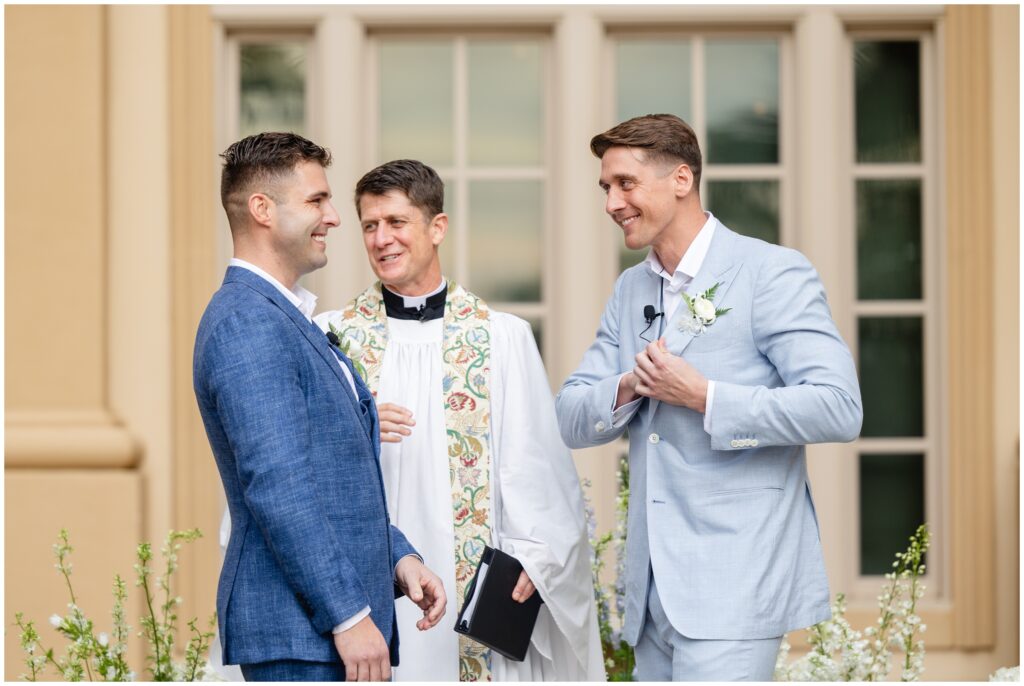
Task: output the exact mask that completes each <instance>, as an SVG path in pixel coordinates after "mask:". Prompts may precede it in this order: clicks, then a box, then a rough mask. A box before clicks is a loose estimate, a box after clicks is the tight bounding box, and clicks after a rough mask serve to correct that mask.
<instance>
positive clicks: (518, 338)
mask: <svg viewBox="0 0 1024 686" xmlns="http://www.w3.org/2000/svg"><path fill="white" fill-rule="evenodd" d="M490 327H491V364H490V370H491V371H490V385H489V389H490V396H491V427H490V428H491V436H490V440H491V501H492V502H491V504H492V507H491V509H490V513H491V514H490V525H491V531H492V534H491V535H492V542H491V545H494V546H495V547H498V548H500V549H501V550H503V551H505V552H507V553H509V554H510V555H513V556H514V557H516V558H517V559H518V560H519V561H520V562H521V563H522V565H523V567H524V569H525V570H526V572H527V574H529V575H530V578H531V579H532V580H533V581H534V584H535V585H536V586H537V588H538V590H539V592H540V593H541V596H542V597H543V598H544V600H545V604H544V605H542V606H541V610H540V616H539V617H538V620H537V626H536V628H535V630H534V634H533V638H532V640H531V645H530V650H529V652H528V654H527V657H526V660H525V661H524V662H514V661H511V660H507V659H505V658H503V657H502V656H500V655H498V654H497V653H492V667H491V671H492V675H493V678H494V679H495V680H497V681H545V680H546V681H550V680H559V681H604V679H605V672H604V666H603V660H602V657H601V646H600V640H599V638H598V628H597V616H596V610H595V605H594V597H593V585H592V583H591V576H590V574H591V573H590V553H589V544H588V542H587V535H586V524H585V520H584V515H583V502H582V492H581V490H580V485H579V480H578V478H577V475H576V470H575V467H574V466H573V462H572V457H571V455H570V453H569V450H568V449H567V448H566V447H565V445H564V444H563V443H562V440H561V437H560V435H559V433H558V425H557V423H556V419H555V408H554V401H553V399H552V396H551V393H550V390H549V386H548V380H547V376H546V375H545V372H544V366H543V363H542V362H541V359H540V355H539V354H538V352H537V346H536V343H535V342H534V340H533V336H532V334H531V331H530V326H529V324H527V323H526V322H525V321H523V320H522V319H519V318H518V317H514V316H512V315H509V314H505V313H501V312H493V311H492V313H491V325H490ZM442 331H443V320H442V319H435V320H432V321H428V322H419V321H416V320H401V319H394V318H389V319H388V345H387V348H386V349H385V352H384V360H383V365H382V367H381V373H380V382H379V386H380V387H379V388H378V391H377V402H378V404H380V403H386V402H391V403H395V404H398V405H401V406H403V407H406V408H408V409H409V410H410V411H411V412H412V415H413V419H414V420H415V422H416V425H415V426H414V427H412V434H411V435H410V436H406V437H403V439H402V441H401V442H400V443H382V444H381V468H382V470H383V473H384V485H385V489H386V491H387V498H388V509H389V511H390V514H391V518H392V522H393V523H394V524H395V525H396V526H398V528H399V529H401V530H402V532H403V533H404V534H405V535H406V537H407V538H408V539H409V541H410V542H412V544H413V545H414V546H415V547H416V548H417V550H418V551H419V553H420V554H421V555H422V556H423V559H424V561H425V562H426V564H427V565H428V566H429V567H430V568H431V569H432V570H434V572H436V573H437V574H438V576H440V577H441V579H442V581H443V582H444V586H445V592H446V594H447V596H448V611H447V613H446V614H445V616H444V618H443V619H442V620H441V622H440V624H438V626H436V627H434V628H433V629H430V630H428V631H423V632H421V631H418V630H417V629H416V628H415V623H416V620H417V619H419V618H420V617H422V611H421V610H420V609H419V608H417V607H416V606H415V605H413V604H412V603H411V602H410V601H409V600H408V599H407V598H401V599H399V600H398V601H396V608H397V612H398V627H399V631H400V636H401V648H400V658H401V664H400V665H399V666H398V667H397V668H396V670H395V679H396V680H398V681H457V680H458V678H459V660H458V638H459V635H458V634H456V633H455V631H454V628H453V627H454V626H455V619H456V616H457V614H458V610H459V608H460V606H461V604H462V603H461V599H459V598H457V597H456V595H455V559H454V541H455V533H454V523H453V517H452V487H451V479H450V474H449V458H448V441H447V434H446V431H445V423H444V400H443V395H442V387H441V383H442V378H443V377H444V362H443V360H442V352H441V339H442Z"/></svg>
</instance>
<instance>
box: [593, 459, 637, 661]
mask: <svg viewBox="0 0 1024 686" xmlns="http://www.w3.org/2000/svg"><path fill="white" fill-rule="evenodd" d="M618 484H619V490H618V495H617V496H616V498H615V529H614V531H609V532H608V533H606V534H604V535H603V536H600V537H598V535H597V518H596V516H595V514H594V506H593V505H592V504H591V502H590V496H589V494H588V493H589V488H590V481H589V480H586V479H585V480H584V481H583V485H584V486H585V487H586V489H585V490H584V492H583V501H584V507H585V510H586V515H587V530H588V532H589V535H590V550H591V552H590V567H591V571H592V572H593V580H594V599H595V600H596V601H597V624H598V632H599V633H600V636H601V648H602V652H603V654H604V660H605V663H604V666H605V669H606V670H607V673H608V681H633V680H634V671H635V668H636V659H635V658H634V657H633V648H632V647H631V646H630V645H629V644H628V643H626V642H625V641H624V640H623V639H622V636H621V630H620V628H618V627H621V626H622V619H623V617H624V616H625V613H626V587H625V583H626V573H625V569H626V511H627V509H628V507H629V461H628V460H627V459H626V458H625V457H623V458H622V459H621V460H619V469H618ZM610 545H614V550H615V583H614V584H613V585H612V587H611V588H608V587H606V586H605V585H604V584H603V583H601V572H602V571H603V570H604V559H603V556H604V553H605V551H606V550H607V549H608V546H610ZM613 598H614V618H615V619H614V622H613V620H612V615H613V610H612V599H613Z"/></svg>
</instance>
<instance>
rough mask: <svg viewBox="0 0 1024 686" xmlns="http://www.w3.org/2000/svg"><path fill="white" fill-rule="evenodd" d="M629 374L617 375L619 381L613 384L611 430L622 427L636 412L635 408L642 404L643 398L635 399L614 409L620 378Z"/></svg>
mask: <svg viewBox="0 0 1024 686" xmlns="http://www.w3.org/2000/svg"><path fill="white" fill-rule="evenodd" d="M628 373H629V372H624V373H622V374H620V375H619V380H618V381H617V382H616V383H615V389H616V390H615V397H613V398H612V428H615V429H618V428H620V427H622V426H624V425H625V424H626V423H627V422H629V420H630V419H632V417H633V413H634V412H636V408H638V407H640V403H641V402H643V398H637V399H636V400H632V401H630V402H628V403H626V404H625V405H622V406H621V407H618V408H617V407H615V401H616V400H617V399H618V388H619V384H620V383H622V377H624V376H625V375H626V374H628Z"/></svg>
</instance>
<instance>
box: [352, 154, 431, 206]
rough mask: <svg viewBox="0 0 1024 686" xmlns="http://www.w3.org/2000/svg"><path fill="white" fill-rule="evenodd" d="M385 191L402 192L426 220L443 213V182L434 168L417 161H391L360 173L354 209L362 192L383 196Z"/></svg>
mask: <svg viewBox="0 0 1024 686" xmlns="http://www.w3.org/2000/svg"><path fill="white" fill-rule="evenodd" d="M388 191H402V192H403V193H405V195H406V197H408V198H409V202H411V203H412V204H413V205H414V206H416V207H418V208H419V209H420V211H422V212H423V214H424V215H425V218H426V219H427V220H428V221H429V220H431V219H433V218H434V217H436V216H437V215H439V214H441V213H442V212H444V183H443V182H442V181H441V177H440V176H438V175H437V172H436V171H434V170H433V169H431V168H430V167H428V166H427V165H425V164H423V163H422V162H420V161H419V160H391V161H390V162H385V163H384V164H382V165H380V166H379V167H377V168H376V169H371V170H370V171H368V172H366V173H365V174H363V178H361V179H359V183H357V184H356V194H355V203H356V212H357V213H358V212H359V200H360V198H362V197H363V196H364V195H384V194H385V193H387V192H388ZM360 216H362V215H361V214H360Z"/></svg>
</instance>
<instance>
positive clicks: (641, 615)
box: [557, 114, 862, 681]
mask: <svg viewBox="0 0 1024 686" xmlns="http://www.w3.org/2000/svg"><path fill="white" fill-rule="evenodd" d="M590 146H591V150H592V151H593V153H594V154H595V155H596V156H597V157H598V158H600V159H601V176H600V186H601V188H602V189H604V190H605V192H606V193H607V202H606V205H605V210H606V211H607V212H608V214H609V215H610V216H611V218H612V219H613V220H614V221H615V223H616V224H617V225H619V227H621V229H622V231H623V234H624V238H625V243H626V246H627V247H629V248H632V249H639V248H644V247H649V248H651V250H650V253H649V254H648V256H647V259H646V260H645V261H644V262H642V263H641V264H638V265H636V266H635V267H632V268H630V269H627V270H626V271H625V272H623V273H622V275H621V276H620V277H619V279H618V281H616V283H615V290H614V292H613V294H612V297H611V299H610V300H609V301H608V304H607V306H606V307H605V310H604V314H603V315H602V318H601V324H600V328H599V329H598V332H597V338H596V340H595V341H594V343H593V344H592V345H591V346H590V348H589V349H588V350H587V352H586V353H585V355H584V357H583V361H582V363H581V365H580V367H579V369H577V370H576V372H575V373H573V374H572V376H570V377H569V378H568V379H567V380H566V382H565V385H564V386H563V387H562V390H561V392H560V394H559V396H558V399H557V408H558V418H559V424H560V427H561V432H562V437H563V439H564V440H565V442H566V443H567V444H568V445H569V446H570V447H572V448H586V447H590V446H595V445H600V444H602V443H607V442H609V441H612V440H614V439H616V438H618V437H619V436H621V435H622V433H623V432H624V431H625V430H626V429H627V428H628V429H629V439H630V446H629V465H630V497H629V522H628V534H627V543H626V547H627V554H626V617H625V626H624V631H623V633H624V637H625V639H626V640H627V641H628V642H629V643H630V644H631V645H634V646H635V647H636V659H637V670H638V676H639V677H640V679H642V680H645V681H648V680H649V681H667V680H670V679H671V680H706V681H723V680H754V681H768V680H771V678H772V673H773V669H774V665H775V658H776V653H777V651H778V646H779V642H780V640H781V637H782V635H783V634H784V633H785V632H787V631H790V630H793V629H799V628H802V627H806V626H810V625H812V624H815V623H817V622H820V621H822V620H824V619H826V618H828V617H829V590H828V581H827V579H826V577H825V568H824V563H823V560H822V554H821V542H820V537H819V532H818V524H817V518H816V516H815V512H814V504H813V502H812V499H811V491H810V484H809V482H808V478H807V465H806V460H805V456H804V446H805V445H806V444H808V443H820V442H830V441H851V440H853V439H854V438H855V437H856V436H857V435H858V433H859V432H860V425H861V419H862V410H861V400H860V391H859V388H858V383H857V376H856V370H855V368H854V363H853V359H852V358H851V356H850V352H849V350H848V349H847V347H846V344H845V343H844V342H843V340H842V338H840V336H839V333H838V332H837V331H836V327H835V324H834V322H833V321H832V317H831V314H830V312H829V308H828V305H827V303H826V301H825V292H824V290H823V288H822V285H821V282H820V281H819V279H818V276H817V274H816V273H815V271H814V268H813V267H812V266H811V265H810V263H809V262H808V261H807V259H806V258H804V257H803V255H801V254H800V253H798V252H796V251H794V250H789V249H787V248H782V247H778V246H775V245H771V244H768V243H765V242H763V241H759V240H756V239H753V238H747V237H744V236H740V235H738V234H736V233H733V232H732V231H730V230H729V229H727V228H726V227H725V226H723V225H722V224H721V223H720V222H718V220H717V219H715V218H714V217H713V216H712V215H711V214H710V213H708V212H705V211H704V210H703V208H702V207H701V201H700V195H699V192H698V189H699V186H700V174H701V153H700V148H699V146H698V144H697V139H696V136H695V135H694V133H693V130H692V129H691V128H690V127H689V126H688V125H687V124H686V123H685V122H683V121H682V120H681V119H679V118H678V117H675V116H673V115H664V114H661V115H648V116H644V117H637V118H634V119H631V120H629V121H626V122H623V123H622V124H619V125H618V126H616V127H614V128H612V129H610V130H609V131H607V132H605V133H602V134H599V135H597V136H595V137H594V138H593V139H592V140H591V144H590Z"/></svg>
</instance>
